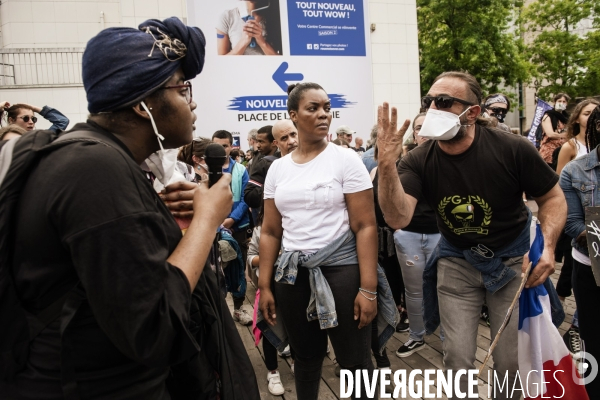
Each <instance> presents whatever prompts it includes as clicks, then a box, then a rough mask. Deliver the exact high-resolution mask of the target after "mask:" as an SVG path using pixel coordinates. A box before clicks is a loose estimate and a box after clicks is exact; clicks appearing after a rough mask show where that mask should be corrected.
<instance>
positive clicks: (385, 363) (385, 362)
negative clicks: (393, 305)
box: [371, 318, 392, 368]
mask: <svg viewBox="0 0 600 400" xmlns="http://www.w3.org/2000/svg"><path fill="white" fill-rule="evenodd" d="M371 351H372V352H373V357H374V358H375V362H376V363H377V368H389V367H391V366H392V364H391V363H390V359H389V358H388V355H387V352H386V349H385V347H384V348H383V351H382V352H381V354H379V335H378V332H377V318H375V319H374V320H373V322H371Z"/></svg>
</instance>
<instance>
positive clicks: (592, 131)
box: [585, 106, 600, 151]
mask: <svg viewBox="0 0 600 400" xmlns="http://www.w3.org/2000/svg"><path fill="white" fill-rule="evenodd" d="M598 125H600V106H598V107H596V108H594V111H592V113H591V114H590V117H589V118H588V120H587V128H586V130H585V144H586V146H587V148H588V151H592V150H593V149H595V148H596V147H597V146H598V143H600V138H599V137H598V136H600V129H597V128H598V127H600V126H598Z"/></svg>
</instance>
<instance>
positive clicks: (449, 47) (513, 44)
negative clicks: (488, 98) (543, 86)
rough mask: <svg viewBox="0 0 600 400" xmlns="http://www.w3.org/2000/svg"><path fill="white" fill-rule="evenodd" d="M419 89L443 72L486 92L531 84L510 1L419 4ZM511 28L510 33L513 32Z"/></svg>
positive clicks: (437, 0) (421, 0)
mask: <svg viewBox="0 0 600 400" xmlns="http://www.w3.org/2000/svg"><path fill="white" fill-rule="evenodd" d="M417 6H418V8H417V19H418V24H419V48H420V65H421V90H422V92H423V93H427V91H428V90H429V88H430V87H431V84H432V82H433V80H434V79H435V77H436V76H438V75H439V74H440V73H442V72H444V71H452V70H459V71H466V72H469V73H470V74H472V75H474V76H475V77H477V79H478V80H479V82H480V84H481V86H482V87H483V89H484V90H485V91H486V92H488V93H493V92H497V91H499V86H500V85H504V86H516V84H517V83H518V82H521V81H527V80H528V78H529V72H528V71H529V68H528V64H527V62H526V61H525V60H524V58H523V56H522V54H523V47H522V42H521V40H520V38H519V32H518V30H516V29H514V28H509V27H510V26H513V27H514V26H515V25H514V24H511V21H512V18H513V15H514V13H515V9H516V8H515V6H517V7H520V6H521V5H520V3H515V1H512V0H477V1H471V0H469V1H468V0H417ZM511 29H512V30H511Z"/></svg>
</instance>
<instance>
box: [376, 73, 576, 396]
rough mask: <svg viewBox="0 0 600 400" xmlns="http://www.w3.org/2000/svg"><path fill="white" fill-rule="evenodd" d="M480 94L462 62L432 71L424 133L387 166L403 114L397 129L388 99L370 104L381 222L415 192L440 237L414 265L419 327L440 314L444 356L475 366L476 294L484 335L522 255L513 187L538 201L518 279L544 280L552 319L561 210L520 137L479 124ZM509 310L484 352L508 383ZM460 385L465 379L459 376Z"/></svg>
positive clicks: (511, 364)
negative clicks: (534, 230)
mask: <svg viewBox="0 0 600 400" xmlns="http://www.w3.org/2000/svg"><path fill="white" fill-rule="evenodd" d="M481 99H482V93H481V88H480V86H479V84H478V82H477V80H476V79H475V78H474V77H473V76H471V75H469V74H466V73H462V72H446V73H443V74H441V75H440V76H438V77H437V78H436V80H435V82H434V83H433V85H432V86H431V89H430V90H429V93H428V95H427V96H425V97H424V98H423V101H422V107H423V108H425V109H428V112H427V115H426V117H425V121H424V122H423V126H422V128H421V131H420V133H419V136H422V137H427V138H429V139H432V140H429V141H427V142H425V143H424V144H422V145H420V146H419V147H417V148H416V149H414V150H413V151H411V152H410V153H409V154H408V156H406V157H404V158H403V159H402V161H401V163H400V165H399V167H398V169H397V170H396V166H395V163H396V160H397V159H398V156H399V153H400V151H401V148H402V146H401V145H402V138H403V136H404V133H405V132H406V129H407V128H408V126H409V122H410V121H409V120H406V122H404V125H403V126H401V127H400V129H399V130H398V126H397V112H396V109H395V108H392V111H391V118H390V111H389V106H388V104H387V103H384V104H383V106H380V107H379V110H378V114H379V116H378V130H379V132H378V139H377V141H378V144H377V145H378V150H379V160H378V161H379V191H378V193H379V203H380V206H381V209H382V211H383V214H384V215H385V219H386V222H387V223H388V224H389V225H390V226H391V227H392V228H394V229H401V228H404V227H405V226H406V225H407V224H408V223H409V222H410V221H411V218H412V216H413V213H414V210H415V206H416V204H417V202H418V201H426V202H428V203H429V204H430V205H431V207H432V208H433V209H434V210H435V211H436V219H437V225H438V228H439V230H440V233H441V235H442V237H441V239H440V242H439V244H438V247H437V248H436V250H435V251H434V256H433V257H432V258H431V260H430V261H429V262H428V264H427V266H426V268H425V271H424V274H423V280H424V288H423V298H424V300H423V305H424V316H423V317H424V318H423V319H424V322H425V328H426V332H427V334H431V333H433V332H434V331H435V329H436V328H437V327H438V325H439V324H440V322H441V325H442V328H443V330H444V334H445V339H444V342H443V347H444V363H445V367H446V368H447V369H450V370H453V371H457V370H459V369H473V368H475V365H474V363H475V350H476V349H477V342H476V340H477V326H478V323H479V313H480V310H481V306H482V304H483V302H484V301H487V305H488V307H489V311H490V322H491V333H492V337H494V336H495V335H496V333H497V332H498V330H499V328H500V326H501V324H502V322H503V320H504V317H505V315H506V313H507V310H508V308H509V306H510V303H511V301H512V299H513V297H514V296H515V294H516V292H517V290H518V288H519V284H520V280H521V279H520V278H519V277H520V276H521V272H522V271H525V270H526V267H527V265H528V264H529V261H528V258H527V253H528V250H529V228H530V224H531V214H530V212H529V210H528V209H527V208H526V206H525V205H524V204H523V200H522V198H521V196H522V193H523V192H527V193H529V194H531V195H532V196H533V197H534V198H535V199H536V201H537V203H538V205H539V212H538V218H539V220H540V222H541V226H542V231H543V233H544V237H545V248H544V252H543V255H542V258H541V259H540V261H539V263H538V265H537V267H536V268H535V270H534V271H533V273H532V274H531V276H530V277H529V278H528V280H527V283H526V286H527V287H533V286H537V285H541V284H544V286H545V287H546V288H547V290H548V291H549V293H550V297H551V300H556V302H557V303H558V306H557V307H558V308H557V309H556V311H557V313H556V315H554V313H553V319H554V317H556V320H560V319H561V315H560V313H562V308H561V307H560V303H559V302H558V298H557V297H556V292H555V291H554V290H553V289H554V288H553V287H552V284H551V283H550V280H549V279H548V277H549V276H550V275H551V274H552V273H553V272H554V248H555V244H556V240H557V237H558V235H559V233H560V230H561V229H562V226H563V225H564V222H565V219H566V211H567V209H566V203H565V199H564V196H563V194H562V192H561V190H560V188H559V186H558V185H557V182H558V177H557V176H556V174H554V172H553V171H552V170H551V169H550V168H549V167H548V166H547V165H546V163H545V162H544V161H543V160H542V158H541V157H540V155H539V154H538V153H537V151H536V150H535V148H534V147H533V146H531V144H530V143H528V142H527V141H526V140H524V139H523V138H522V137H519V136H516V135H510V134H507V133H505V132H502V131H499V130H496V129H490V128H489V127H488V126H486V124H487V123H488V121H487V120H485V119H483V118H480V116H479V115H480V113H481V108H480V106H479V104H481ZM532 171H535V173H531V172H532ZM552 294H554V297H555V298H554V299H553V296H552ZM438 300H439V301H438ZM553 306H554V304H553ZM553 311H555V310H554V308H553ZM562 317H563V318H564V313H563V315H562ZM518 320H519V319H518V318H516V317H513V318H512V319H511V320H510V323H509V324H508V326H507V327H506V329H505V331H504V333H503V334H502V336H501V338H500V340H499V343H498V345H497V347H496V349H495V351H494V352H493V356H494V368H495V370H496V372H497V373H498V375H499V376H502V377H504V376H505V374H506V373H508V378H509V383H508V387H512V386H513V382H514V378H515V376H516V372H517V370H518V354H517V345H516V343H517V327H518ZM557 322H559V323H560V321H557ZM518 386H519V385H517V387H518ZM461 388H462V389H463V390H466V389H467V380H466V379H464V380H461ZM506 391H507V389H506V386H505V389H504V391H503V392H502V394H500V395H499V397H497V398H503V399H504V398H510V396H509V394H508V393H506ZM498 392H499V391H498ZM516 393H518V395H517V397H518V396H520V395H521V393H520V392H518V391H517V392H516Z"/></svg>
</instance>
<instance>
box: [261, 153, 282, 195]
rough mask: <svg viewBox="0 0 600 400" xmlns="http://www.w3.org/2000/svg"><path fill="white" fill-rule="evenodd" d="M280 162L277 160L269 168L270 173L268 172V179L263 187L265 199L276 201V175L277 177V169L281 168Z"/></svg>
mask: <svg viewBox="0 0 600 400" xmlns="http://www.w3.org/2000/svg"><path fill="white" fill-rule="evenodd" d="M279 161H280V160H275V161H273V163H272V164H271V166H270V167H269V171H267V177H266V178H265V184H264V185H263V199H265V200H266V199H274V198H275V188H276V187H277V184H276V177H275V176H276V175H277V167H278V166H279Z"/></svg>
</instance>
